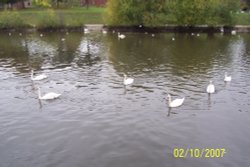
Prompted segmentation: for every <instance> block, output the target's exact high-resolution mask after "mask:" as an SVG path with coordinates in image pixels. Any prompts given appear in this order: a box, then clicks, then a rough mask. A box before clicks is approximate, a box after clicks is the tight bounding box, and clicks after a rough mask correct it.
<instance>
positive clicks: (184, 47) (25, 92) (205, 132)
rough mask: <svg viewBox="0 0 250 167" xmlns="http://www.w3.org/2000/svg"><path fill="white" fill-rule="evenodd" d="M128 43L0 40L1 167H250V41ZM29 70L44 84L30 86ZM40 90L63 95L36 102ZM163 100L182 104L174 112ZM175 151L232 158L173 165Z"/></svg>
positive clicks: (35, 37) (139, 39)
mask: <svg viewBox="0 0 250 167" xmlns="http://www.w3.org/2000/svg"><path fill="white" fill-rule="evenodd" d="M126 36H127V37H126V38H125V39H124V40H118V39H117V35H116V34H107V35H103V34H101V33H90V34H81V33H70V34H66V33H45V34H43V37H41V36H40V34H38V33H37V34H36V33H34V34H23V35H22V36H19V34H18V33H12V36H9V35H8V33H6V34H5V33H1V34H0V136H1V142H0V164H1V166H2V167H9V166H11V167H22V166H24V167H28V166H41V167H49V166H53V167H56V166H60V167H68V166H74V167H75V166H79V167H82V166H86V167H113V166H114V167H125V166H126V167H130V166H131V167H152V166H156V167H168V166H171V167H174V166H176V167H177V166H178V167H179V166H190V167H191V166H192V167H195V166H197V167H198V166H249V164H250V160H249V158H248V157H249V154H250V149H249V146H250V141H249V137H250V130H249V123H250V115H249V106H250V101H249V99H250V94H249V90H250V84H249V83H250V35H248V34H240V35H236V36H231V35H221V34H214V35H207V34H200V36H196V35H195V36H192V35H191V34H156V35H155V37H152V36H151V34H135V33H127V34H126ZM173 37H174V38H175V40H174V41H173V40H172V38H173ZM32 68H33V69H34V70H35V72H36V74H40V73H45V74H47V75H48V79H46V80H43V81H39V82H35V83H32V82H31V80H30V70H31V69H32ZM225 71H227V72H228V73H229V74H231V75H232V77H233V80H232V82H231V83H224V81H223V77H224V72H225ZM124 73H126V74H128V75H129V76H132V77H134V78H135V83H134V84H133V85H132V86H127V87H126V89H124V87H123V85H122V80H123V74H124ZM209 80H213V81H214V84H215V86H216V93H215V94H212V95H211V96H208V95H207V94H206V92H205V89H206V86H207V85H208V83H209ZM38 86H39V87H41V90H42V93H44V92H48V91H55V92H57V93H61V94H62V96H61V97H60V98H59V99H56V100H53V101H39V100H38V98H37V91H36V87H38ZM167 93H170V94H172V96H173V98H177V97H185V98H186V100H185V102H184V104H183V106H181V107H180V108H173V109H171V110H170V109H169V108H168V106H167V101H166V96H167ZM176 147H177V148H185V149H186V148H200V149H202V148H225V149H226V152H227V153H226V154H225V156H224V157H223V158H174V156H173V153H172V152H173V149H174V148H176Z"/></svg>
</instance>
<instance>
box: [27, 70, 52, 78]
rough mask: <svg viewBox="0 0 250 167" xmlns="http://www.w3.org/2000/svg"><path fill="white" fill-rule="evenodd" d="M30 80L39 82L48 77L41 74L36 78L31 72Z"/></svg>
mask: <svg viewBox="0 0 250 167" xmlns="http://www.w3.org/2000/svg"><path fill="white" fill-rule="evenodd" d="M30 78H31V80H32V81H40V80H43V79H45V78H48V77H47V75H45V74H41V75H38V76H35V77H34V71H33V70H31V76H30Z"/></svg>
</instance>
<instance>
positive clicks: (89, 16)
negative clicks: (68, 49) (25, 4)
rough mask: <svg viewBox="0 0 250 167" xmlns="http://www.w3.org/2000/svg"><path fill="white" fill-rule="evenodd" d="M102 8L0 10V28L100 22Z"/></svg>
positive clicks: (43, 26)
mask: <svg viewBox="0 0 250 167" xmlns="http://www.w3.org/2000/svg"><path fill="white" fill-rule="evenodd" d="M103 12H104V8H97V7H90V8H88V9H87V8H70V9H57V10H53V9H24V10H18V11H0V28H2V29H3V28H28V27H36V28H59V27H79V26H83V25H84V24H102V23H103V16H102V14H103Z"/></svg>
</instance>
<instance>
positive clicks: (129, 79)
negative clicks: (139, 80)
mask: <svg viewBox="0 0 250 167" xmlns="http://www.w3.org/2000/svg"><path fill="white" fill-rule="evenodd" d="M133 82H134V79H133V78H128V77H127V75H126V74H124V79H123V84H124V85H125V86H126V85H130V84H132V83H133Z"/></svg>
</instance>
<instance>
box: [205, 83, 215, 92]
mask: <svg viewBox="0 0 250 167" xmlns="http://www.w3.org/2000/svg"><path fill="white" fill-rule="evenodd" d="M214 92H215V87H214V85H213V84H212V83H210V84H209V85H208V86H207V93H214Z"/></svg>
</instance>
